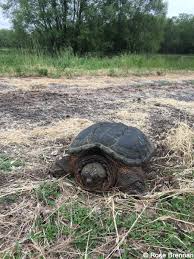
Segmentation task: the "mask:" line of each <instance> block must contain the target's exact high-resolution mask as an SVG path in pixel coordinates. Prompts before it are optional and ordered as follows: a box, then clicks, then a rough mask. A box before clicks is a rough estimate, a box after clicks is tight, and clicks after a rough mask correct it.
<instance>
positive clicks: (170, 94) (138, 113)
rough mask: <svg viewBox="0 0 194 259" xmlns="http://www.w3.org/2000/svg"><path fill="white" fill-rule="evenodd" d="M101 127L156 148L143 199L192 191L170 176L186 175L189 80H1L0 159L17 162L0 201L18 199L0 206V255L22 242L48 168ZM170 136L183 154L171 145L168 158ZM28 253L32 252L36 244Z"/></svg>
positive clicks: (193, 78)
mask: <svg viewBox="0 0 194 259" xmlns="http://www.w3.org/2000/svg"><path fill="white" fill-rule="evenodd" d="M105 120H108V121H117V122H120V121H121V122H123V123H125V124H127V125H132V126H137V127H138V128H140V129H141V130H143V131H144V132H145V133H146V134H147V135H148V136H149V137H150V138H151V139H152V141H153V143H154V144H155V146H156V153H155V157H154V158H153V160H152V163H151V165H150V166H149V168H148V169H147V170H148V175H149V177H148V182H149V184H148V193H149V194H155V192H157V191H160V192H161V191H166V190H167V191H169V190H173V189H177V188H180V189H181V188H182V189H188V188H190V189H192V191H193V188H194V183H193V181H189V180H188V179H187V178H186V177H184V178H180V176H179V175H178V176H177V175H176V173H177V171H178V172H179V171H181V172H183V171H184V172H185V170H186V171H189V172H190V170H191V168H192V167H193V164H192V161H191V160H192V159H191V157H190V153H189V152H190V151H191V150H190V149H189V150H188V145H187V144H188V143H186V147H185V143H184V141H185V139H186V137H185V138H183V140H182V136H183V135H184V134H187V133H188V132H189V133H191V135H192V134H193V130H194V74H188V75H187V74H185V75H184V74H182V75H178V74H172V75H165V76H155V77H154V76H150V77H149V76H148V77H135V76H133V77H126V78H113V77H100V76H99V77H80V78H75V79H49V78H1V79H0V129H1V130H0V154H1V155H6V156H7V157H9V158H10V159H12V160H15V159H18V160H21V161H23V165H22V166H20V167H13V168H12V171H11V172H4V171H2V172H0V198H1V199H3V198H5V197H7V196H9V195H12V194H16V193H19V194H20V199H19V200H17V202H11V201H10V204H9V203H6V204H5V203H4V202H2V203H0V222H1V223H0V225H2V226H0V240H2V241H0V250H1V251H4V252H5V251H10V250H11V249H12V248H13V247H14V245H15V242H16V241H17V240H20V241H21V243H22V242H23V241H24V239H25V236H26V233H28V232H29V230H30V228H31V223H30V222H33V219H34V217H35V215H37V210H40V208H39V207H38V205H37V203H36V205H34V204H33V202H35V201H31V204H30V203H29V199H28V196H29V192H31V191H32V190H33V189H34V188H36V187H37V186H39V184H40V183H42V182H43V181H46V180H52V177H51V176H50V175H49V174H48V168H49V166H50V164H51V163H52V162H53V161H54V160H55V159H56V158H57V157H60V156H61V155H62V154H63V152H64V150H65V149H66V147H67V146H68V144H69V143H70V141H71V140H72V138H73V136H75V135H76V134H77V133H78V132H79V131H80V130H81V129H83V128H85V127H87V126H88V125H91V124H92V123H94V122H98V121H105ZM177 129H180V131H177ZM181 129H182V131H181ZM189 133H188V135H187V136H188V139H189V140H190V135H189ZM170 134H171V135H170ZM172 134H174V136H175V135H176V134H179V136H178V137H177V135H176V137H177V138H178V139H176V140H177V142H179V138H181V140H182V141H183V149H182V150H178V149H177V150H176V148H177V145H176V144H177V143H175V147H174V149H173V150H171V148H170V147H169V142H170V141H172ZM170 137H171V139H170ZM174 138H175V137H174ZM172 146H173V145H172ZM172 154H173V157H171V155H172ZM169 168H170V169H169ZM180 168H181V169H180ZM175 175H176V177H175ZM188 175H189V173H188ZM173 177H174V178H173ZM189 179H190V178H189ZM64 181H65V180H64ZM67 188H68V191H66V192H65V195H66V197H65V199H68V198H70V197H71V196H72V195H75V193H77V190H78V189H77V190H76V191H75V190H74V189H75V188H73V187H71V184H68V183H67ZM79 192H81V190H79ZM92 197H93V196H92ZM34 208H35V210H34ZM35 212H36V213H35ZM13 222H14V223H13ZM22 240H23V241H22ZM26 245H27V244H26ZM32 246H34V249H35V250H38V251H39V249H40V248H39V247H38V245H37V244H35V243H34V244H32ZM39 252H40V254H43V255H45V254H44V252H43V251H39ZM43 257H44V256H43ZM51 257H52V256H51ZM46 258H49V257H48V256H46ZM64 258H65V257H64Z"/></svg>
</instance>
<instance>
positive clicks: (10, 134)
mask: <svg viewBox="0 0 194 259" xmlns="http://www.w3.org/2000/svg"><path fill="white" fill-rule="evenodd" d="M91 124H92V122H91V121H89V120H84V119H76V118H73V119H67V120H62V121H58V122H57V123H55V124H54V125H51V126H50V127H49V128H48V127H36V128H34V129H32V130H24V129H11V130H4V131H1V133H0V143H1V144H4V145H9V144H14V143H15V144H23V143H25V144H28V145H29V144H31V143H33V142H34V140H35V139H36V140H38V141H41V140H44V139H45V140H55V139H60V138H64V139H71V138H72V137H73V136H75V135H76V134H78V133H79V132H80V131H81V130H82V129H84V128H86V127H87V126H90V125H91Z"/></svg>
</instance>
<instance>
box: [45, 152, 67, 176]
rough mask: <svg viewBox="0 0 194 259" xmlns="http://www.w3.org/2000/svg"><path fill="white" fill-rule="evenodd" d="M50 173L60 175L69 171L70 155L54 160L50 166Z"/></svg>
mask: <svg viewBox="0 0 194 259" xmlns="http://www.w3.org/2000/svg"><path fill="white" fill-rule="evenodd" d="M49 171H50V174H51V175H52V176H54V177H62V176H65V175H67V174H70V173H71V166H70V157H69V156H64V157H63V158H61V159H59V160H57V161H55V163H54V164H53V165H52V166H51V168H50V170H49Z"/></svg>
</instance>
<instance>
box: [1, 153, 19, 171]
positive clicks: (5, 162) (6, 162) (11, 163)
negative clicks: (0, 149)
mask: <svg viewBox="0 0 194 259" xmlns="http://www.w3.org/2000/svg"><path fill="white" fill-rule="evenodd" d="M22 165H24V163H23V161H21V160H20V159H16V160H14V159H12V158H9V157H8V156H7V155H4V154H0V170H2V171H5V172H10V171H12V170H14V168H17V167H20V166H22Z"/></svg>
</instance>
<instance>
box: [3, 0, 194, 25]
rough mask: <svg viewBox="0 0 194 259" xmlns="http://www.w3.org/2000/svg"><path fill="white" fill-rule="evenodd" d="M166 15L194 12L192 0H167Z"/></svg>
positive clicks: (7, 23)
mask: <svg viewBox="0 0 194 259" xmlns="http://www.w3.org/2000/svg"><path fill="white" fill-rule="evenodd" d="M167 2H168V16H169V17H172V16H177V15H178V14H179V13H188V14H194V0H167ZM2 28H5V29H7V28H10V23H9V21H8V19H7V18H5V17H4V16H3V14H2V12H1V10H0V29H2Z"/></svg>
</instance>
